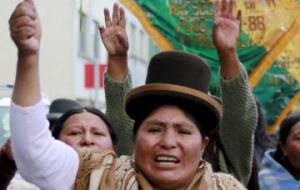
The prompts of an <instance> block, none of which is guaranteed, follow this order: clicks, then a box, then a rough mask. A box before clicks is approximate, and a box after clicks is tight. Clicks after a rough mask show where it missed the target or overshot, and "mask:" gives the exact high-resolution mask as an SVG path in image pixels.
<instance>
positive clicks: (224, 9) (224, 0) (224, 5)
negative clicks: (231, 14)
mask: <svg viewBox="0 0 300 190" xmlns="http://www.w3.org/2000/svg"><path fill="white" fill-rule="evenodd" d="M226 5H227V3H226V0H222V4H221V17H226Z"/></svg>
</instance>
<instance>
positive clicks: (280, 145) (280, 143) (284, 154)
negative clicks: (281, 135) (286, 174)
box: [278, 142, 287, 156]
mask: <svg viewBox="0 0 300 190" xmlns="http://www.w3.org/2000/svg"><path fill="white" fill-rule="evenodd" d="M278 146H279V147H280V149H281V151H282V154H283V156H286V155H287V152H286V149H285V144H283V143H282V142H278Z"/></svg>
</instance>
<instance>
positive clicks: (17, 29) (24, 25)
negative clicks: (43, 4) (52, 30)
mask: <svg viewBox="0 0 300 190" xmlns="http://www.w3.org/2000/svg"><path fill="white" fill-rule="evenodd" d="M9 25H10V35H11V38H12V39H13V41H14V42H15V44H16V46H17V47H18V50H19V56H28V55H29V56H30V55H32V54H36V53H37V52H38V51H39V47H40V39H41V24H40V21H39V18H38V15H37V12H36V9H35V6H34V2H33V0H23V1H22V2H21V3H20V4H19V5H18V6H17V7H16V9H15V10H14V12H13V14H12V15H11V17H10V19H9Z"/></svg>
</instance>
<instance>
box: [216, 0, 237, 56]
mask: <svg viewBox="0 0 300 190" xmlns="http://www.w3.org/2000/svg"><path fill="white" fill-rule="evenodd" d="M227 1H228V0H227ZM227 1H226V0H222V2H221V5H220V2H219V1H218V0H216V1H215V7H214V13H213V21H214V28H213V42H214V45H215V46H216V48H217V49H218V50H222V49H232V48H235V47H236V43H237V39H238V37H239V32H240V22H241V11H240V10H239V11H238V13H237V16H236V17H234V16H233V4H234V1H233V0H229V2H227Z"/></svg>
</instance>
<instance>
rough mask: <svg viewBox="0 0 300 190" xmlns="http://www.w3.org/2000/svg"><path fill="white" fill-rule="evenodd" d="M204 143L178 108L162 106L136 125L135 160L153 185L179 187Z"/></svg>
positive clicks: (191, 172)
mask: <svg viewBox="0 0 300 190" xmlns="http://www.w3.org/2000/svg"><path fill="white" fill-rule="evenodd" d="M207 143H208V139H207V138H205V139H203V138H202V136H201V134H200V131H199V129H198V128H197V126H196V125H195V124H194V122H193V121H192V120H191V119H190V118H189V117H187V116H186V114H185V113H184V112H183V111H182V110H181V109H179V108H178V107H176V106H162V107H160V108H158V109H157V110H155V111H154V112H153V113H152V114H150V115H149V116H148V117H147V118H146V119H145V120H144V121H143V122H142V124H141V126H140V127H139V129H138V132H137V135H136V139H135V162H136V165H137V167H138V169H139V170H140V171H141V172H142V173H143V174H144V176H145V177H146V178H147V179H148V180H149V181H150V183H151V184H152V185H153V186H154V187H157V188H162V189H172V190H173V189H174V190H175V189H181V188H184V187H186V185H187V184H189V183H190V182H191V181H192V179H193V177H194V175H195V174H196V171H197V169H198V166H199V163H200V161H201V159H202V155H203V151H204V149H205V146H206V145H207Z"/></svg>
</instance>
